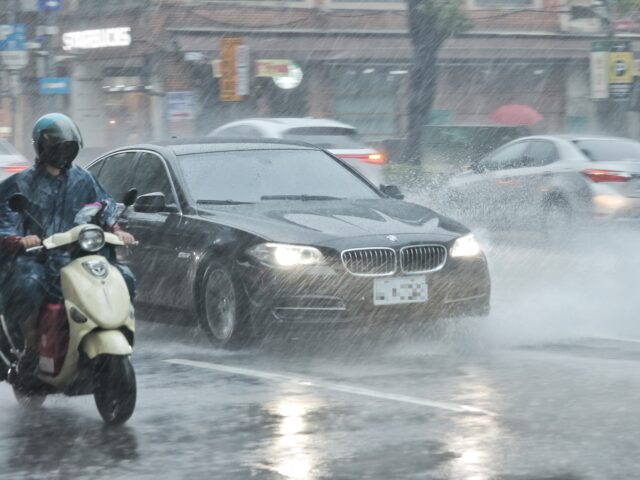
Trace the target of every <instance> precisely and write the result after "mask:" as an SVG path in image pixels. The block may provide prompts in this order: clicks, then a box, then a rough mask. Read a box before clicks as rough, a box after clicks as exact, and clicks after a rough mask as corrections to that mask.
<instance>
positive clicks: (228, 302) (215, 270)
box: [200, 261, 252, 347]
mask: <svg viewBox="0 0 640 480" xmlns="http://www.w3.org/2000/svg"><path fill="white" fill-rule="evenodd" d="M201 301H202V308H201V314H200V326H201V327H202V328H203V330H204V331H205V333H206V334H207V336H208V337H209V339H210V340H211V341H212V342H213V343H214V344H216V345H220V346H224V347H241V346H245V345H247V344H248V343H249V341H250V340H251V338H252V335H251V329H250V325H249V321H248V316H247V313H246V308H245V307H246V302H244V301H243V294H242V290H241V289H240V288H239V286H238V284H237V282H236V281H235V280H234V278H233V276H232V274H231V272H230V269H229V268H228V267H227V266H226V265H225V264H223V263H222V262H219V261H212V262H211V263H210V264H209V267H208V268H207V270H206V273H205V274H204V278H203V282H202V295H201Z"/></svg>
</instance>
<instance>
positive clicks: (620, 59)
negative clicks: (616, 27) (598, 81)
mask: <svg viewBox="0 0 640 480" xmlns="http://www.w3.org/2000/svg"><path fill="white" fill-rule="evenodd" d="M633 69H634V65H633V51H632V50H631V42H630V41H613V42H610V45H609V96H610V97H611V98H613V99H615V100H628V99H629V97H630V96H631V90H632V88H633Z"/></svg>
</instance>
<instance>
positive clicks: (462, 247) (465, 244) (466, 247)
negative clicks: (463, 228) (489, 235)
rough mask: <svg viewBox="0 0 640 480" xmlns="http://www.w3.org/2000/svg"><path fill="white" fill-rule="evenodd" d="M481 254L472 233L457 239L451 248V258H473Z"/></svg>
mask: <svg viewBox="0 0 640 480" xmlns="http://www.w3.org/2000/svg"><path fill="white" fill-rule="evenodd" d="M481 253H482V248H481V247H480V244H479V243H478V241H477V240H476V237H474V236H473V234H472V233H469V234H467V235H465V236H463V237H460V238H458V239H457V240H456V241H455V243H454V244H453V246H452V247H451V256H452V257H475V256H477V255H480V254H481Z"/></svg>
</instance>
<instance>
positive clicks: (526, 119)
mask: <svg viewBox="0 0 640 480" xmlns="http://www.w3.org/2000/svg"><path fill="white" fill-rule="evenodd" d="M489 118H491V121H492V122H494V123H499V124H500V125H509V126H519V125H534V124H536V123H538V122H539V121H540V120H542V119H543V118H544V117H543V116H542V115H540V114H539V113H538V111H537V110H536V109H535V108H533V107H530V106H529V105H517V104H513V105H503V106H501V107H500V108H498V109H496V110H495V111H494V112H493V113H492V114H491V116H490V117H489Z"/></svg>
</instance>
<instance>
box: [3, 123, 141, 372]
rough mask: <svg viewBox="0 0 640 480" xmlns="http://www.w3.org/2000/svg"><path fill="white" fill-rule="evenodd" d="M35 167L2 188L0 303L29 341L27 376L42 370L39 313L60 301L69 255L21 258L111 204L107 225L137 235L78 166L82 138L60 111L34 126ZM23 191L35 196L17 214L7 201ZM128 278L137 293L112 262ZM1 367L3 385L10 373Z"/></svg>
mask: <svg viewBox="0 0 640 480" xmlns="http://www.w3.org/2000/svg"><path fill="white" fill-rule="evenodd" d="M32 139H33V146H34V149H35V152H36V160H35V165H34V166H33V167H31V168H29V169H28V170H25V171H24V172H20V173H17V174H15V175H13V176H11V177H9V178H7V179H6V180H5V181H3V182H2V183H0V276H2V277H3V278H0V299H1V300H2V304H3V307H4V315H5V320H6V325H7V328H8V330H9V333H10V335H11V337H12V338H17V339H22V340H23V341H24V345H25V352H26V353H25V355H24V356H23V357H22V360H21V361H20V363H19V368H20V366H23V365H24V366H23V368H25V369H27V370H28V371H32V370H35V368H36V366H37V348H36V343H37V325H36V324H35V323H36V321H37V318H38V313H39V312H40V308H41V307H42V305H43V303H44V301H45V300H46V299H47V298H60V296H61V293H60V269H61V268H62V267H63V266H64V265H66V264H67V263H68V262H69V256H68V254H67V253H66V252H52V254H50V255H47V257H46V260H44V261H43V260H40V259H38V258H37V257H34V256H29V255H19V254H20V253H23V252H24V251H25V250H26V249H29V248H31V247H36V246H39V245H41V243H42V240H43V239H44V238H47V237H49V236H50V235H53V234H54V233H60V232H65V231H67V230H69V229H70V228H72V227H73V226H74V219H75V217H76V214H77V213H78V212H79V211H80V210H81V209H82V208H83V207H84V206H85V205H87V204H92V203H95V202H105V204H106V208H105V209H104V211H103V214H102V219H101V220H102V221H101V223H102V226H103V227H104V228H105V229H106V230H108V231H112V232H113V233H115V234H116V235H117V236H118V237H119V238H120V240H122V241H123V242H124V243H125V244H127V245H129V244H133V243H135V239H134V237H133V236H132V235H131V234H129V233H127V232H125V231H123V230H121V229H120V228H119V227H118V225H117V223H116V211H117V205H116V202H115V201H114V199H113V198H112V197H111V196H110V195H109V194H108V193H107V192H106V191H105V189H104V188H103V187H102V185H100V183H98V181H97V180H96V179H95V178H94V177H93V175H91V174H90V173H89V172H87V171H86V170H84V169H82V168H80V167H78V166H76V165H73V160H74V159H75V158H76V156H77V155H78V152H79V151H80V148H82V136H81V134H80V130H79V129H78V126H77V125H76V124H75V122H74V121H73V120H71V119H70V118H69V117H67V116H66V115H63V114H60V113H50V114H47V115H44V116H43V117H41V118H40V119H38V120H37V121H36V123H35V125H34V127H33V133H32ZM16 193H21V194H23V195H25V196H26V197H27V198H28V199H29V207H28V213H26V212H25V213H18V212H14V211H12V210H11V209H10V208H9V205H8V200H9V199H10V198H11V196H12V195H14V194H16ZM110 260H111V261H112V263H114V265H115V266H116V267H117V268H118V269H119V270H120V272H121V273H122V274H123V276H124V278H125V281H126V283H127V287H128V288H129V293H130V294H131V296H132V297H133V296H134V291H135V278H134V276H133V274H132V272H131V270H129V268H128V267H126V266H124V265H119V264H116V263H115V262H114V260H115V259H110ZM3 370H4V369H0V381H2V380H3V379H4V378H3V377H4V376H5V375H6V372H4V371H3Z"/></svg>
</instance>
